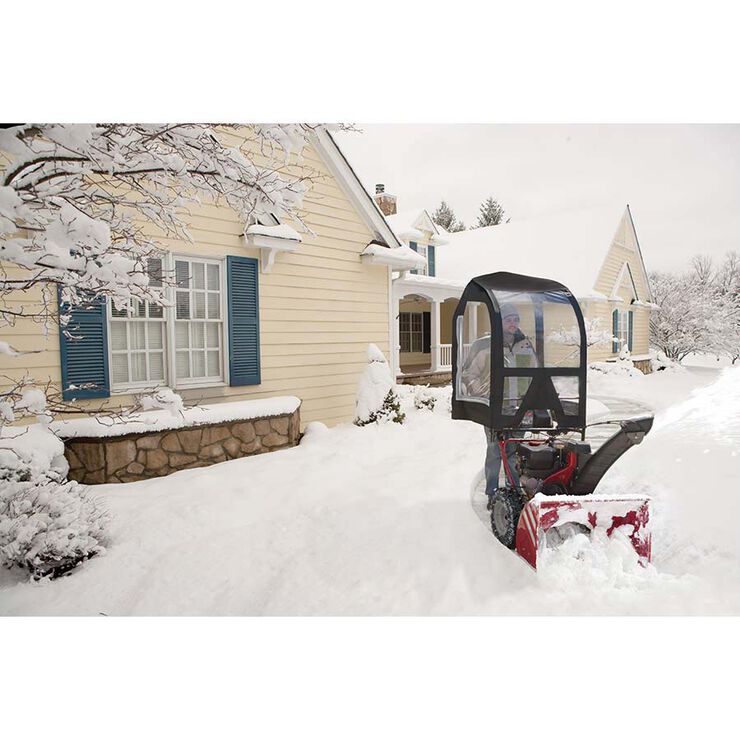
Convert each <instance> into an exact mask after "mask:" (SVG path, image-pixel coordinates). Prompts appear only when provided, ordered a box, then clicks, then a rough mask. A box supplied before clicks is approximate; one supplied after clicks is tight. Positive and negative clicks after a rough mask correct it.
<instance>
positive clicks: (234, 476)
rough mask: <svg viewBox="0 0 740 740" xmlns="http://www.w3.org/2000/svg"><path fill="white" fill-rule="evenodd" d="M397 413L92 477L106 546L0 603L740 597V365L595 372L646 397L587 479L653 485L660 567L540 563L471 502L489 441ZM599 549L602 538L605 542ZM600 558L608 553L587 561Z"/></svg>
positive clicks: (362, 607)
mask: <svg viewBox="0 0 740 740" xmlns="http://www.w3.org/2000/svg"><path fill="white" fill-rule="evenodd" d="M404 393H405V396H404V410H405V411H406V414H407V419H406V423H405V424H404V425H398V424H393V423H386V424H382V425H369V426H365V427H356V426H353V425H349V424H346V425H341V426H338V427H335V428H332V429H326V428H325V427H323V426H322V425H319V424H312V425H309V427H308V429H307V432H306V435H305V437H304V438H303V440H302V442H301V444H300V446H298V447H296V448H293V449H290V450H286V451H281V452H277V453H272V454H269V455H262V456H257V457H252V458H245V459H242V460H234V461H231V462H227V463H222V464H219V465H215V466H212V467H209V468H203V469H199V470H190V471H183V472H180V473H176V474H174V475H171V476H169V477H167V478H160V479H154V480H150V481H145V482H141V483H131V484H119V485H108V486H98V487H96V489H95V490H96V492H97V493H98V495H99V496H100V498H101V499H102V500H103V502H104V503H105V505H106V506H107V508H108V509H109V510H110V511H111V513H112V514H113V525H112V527H113V531H112V535H113V537H112V539H113V542H112V545H111V546H110V547H109V548H108V551H107V553H106V554H105V555H103V556H99V557H96V558H93V559H92V560H90V561H89V562H87V563H85V564H84V565H82V566H81V567H79V568H78V569H77V570H76V571H75V572H74V573H73V574H71V575H70V576H68V577H65V578H61V579H59V580H57V581H43V582H40V583H37V584H32V583H28V582H26V581H25V580H24V579H23V577H22V575H21V574H20V573H16V572H14V571H5V572H2V573H1V574H0V613H2V614H16V615H18V614H24V615H25V614H50V615H51V614H101V613H102V614H108V615H127V614H139V615H150V614H151V615H153V614H173V615H174V614H198V615H207V614H232V615H242V614H244V615H246V614H255V615H259V614H300V615H314V614H322V615H350V614H369V615H380V614H415V615H416V614H420V615H425V614H452V615H466V614H483V615H485V614H491V615H495V614H508V615H520V614H538V615H540V614H541V615H548V614H740V537H738V536H737V528H738V520H739V519H740V500H739V499H738V496H737V492H738V490H740V456H738V452H737V449H738V442H740V368H727V369H723V370H716V369H711V368H699V369H688V370H677V371H663V372H659V373H654V374H652V375H649V376H642V375H640V376H639V377H629V376H627V375H625V376H621V377H620V376H618V375H615V374H609V375H599V374H594V373H592V374H591V375H590V377H589V393H590V394H591V395H592V396H594V397H595V399H596V400H598V401H599V403H598V404H597V403H593V404H592V406H593V408H592V411H594V412H599V413H598V414H597V415H603V414H604V413H605V409H604V405H606V407H609V405H610V403H612V401H611V399H620V401H621V403H622V404H623V405H626V406H627V407H629V405H630V404H633V405H635V407H636V408H640V407H643V406H648V407H650V408H652V409H654V410H655V412H656V422H655V425H654V428H653V431H652V432H651V433H650V434H649V435H648V436H647V437H646V438H645V440H644V442H643V443H642V444H641V445H640V446H639V447H637V448H635V449H633V450H630V451H629V452H627V453H626V454H625V455H624V457H623V458H622V459H621V460H619V461H618V463H617V464H616V465H615V466H614V467H613V468H612V470H610V471H609V473H608V474H607V477H606V478H605V479H604V481H603V482H602V484H601V487H600V489H599V491H603V492H606V493H619V492H622V493H626V492H629V493H637V494H647V495H650V496H651V497H652V498H653V501H654V513H653V521H654V541H653V553H654V559H653V566H652V567H650V568H648V569H635V568H633V567H631V564H630V563H626V562H622V561H621V560H620V559H619V558H613V557H612V558H608V557H605V556H604V554H603V553H602V554H601V555H600V556H598V557H597V556H594V557H592V558H586V559H585V560H573V559H572V558H571V559H567V558H561V559H560V561H559V562H558V563H557V567H549V568H548V569H547V570H546V571H539V572H537V573H535V572H533V571H532V570H531V569H530V568H529V567H528V566H527V565H526V564H525V563H524V562H523V561H522V560H520V559H519V558H517V557H516V556H514V555H513V554H512V553H510V552H508V551H506V550H505V549H503V548H502V547H501V546H500V545H499V544H498V542H497V541H496V540H495V539H494V538H493V536H492V535H491V533H490V531H487V530H486V528H485V527H484V526H483V525H482V523H481V520H480V518H479V517H478V516H477V515H476V513H475V511H474V508H473V506H471V498H473V499H474V497H475V496H476V495H477V494H475V493H471V487H472V486H473V484H474V481H475V478H476V476H477V474H478V472H479V471H480V468H481V466H482V461H483V457H484V453H485V440H484V435H483V431H482V429H481V428H480V427H478V426H477V425H475V424H473V423H469V422H458V421H452V420H451V419H450V418H449V409H448V405H447V398H448V395H449V391H448V390H439V391H434V394H435V395H436V396H437V397H438V402H437V405H436V408H435V409H434V411H431V412H430V411H428V410H426V409H422V410H416V409H415V408H414V406H413V398H412V395H411V392H410V391H408V390H404ZM597 555H598V553H597ZM599 557H601V560H599Z"/></svg>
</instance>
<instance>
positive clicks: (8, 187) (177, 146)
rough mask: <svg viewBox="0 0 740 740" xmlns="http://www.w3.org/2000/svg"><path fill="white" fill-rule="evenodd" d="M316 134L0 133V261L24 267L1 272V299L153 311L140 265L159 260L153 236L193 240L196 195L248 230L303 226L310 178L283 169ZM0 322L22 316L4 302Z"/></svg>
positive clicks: (268, 129) (153, 297)
mask: <svg viewBox="0 0 740 740" xmlns="http://www.w3.org/2000/svg"><path fill="white" fill-rule="evenodd" d="M314 128H315V127H314V126H309V125H307V124H288V125H278V124H273V125H260V126H252V127H251V128H250V129H248V136H247V137H246V139H245V138H244V134H243V131H244V129H243V127H238V126H236V125H218V126H211V125H207V124H161V125H139V124H91V125H66V124H62V125H22V126H16V127H13V128H9V129H5V130H2V131H0V150H1V151H2V152H3V154H4V155H5V156H6V157H7V158H8V159H9V164H8V166H7V167H6V168H5V171H4V173H2V175H0V239H2V241H0V261H2V262H4V263H6V264H7V263H10V264H11V265H15V266H16V267H19V268H21V270H19V271H11V270H8V269H4V270H3V271H2V272H1V273H0V295H2V296H3V297H4V298H5V297H7V295H8V293H9V292H11V291H18V290H29V289H31V288H33V287H36V286H38V285H41V286H44V287H46V288H47V289H48V287H49V286H57V285H58V286H60V287H61V288H62V295H63V299H64V300H65V301H67V302H69V303H71V304H77V303H78V302H80V300H81V298H80V296H81V295H83V294H85V293H86V294H88V295H90V294H92V295H105V296H108V297H110V298H112V299H113V300H114V301H115V302H116V304H117V305H123V304H125V302H126V301H127V300H128V299H129V298H131V297H135V298H142V299H145V300H150V301H153V302H155V303H157V302H161V301H162V300H163V298H162V295H161V293H160V292H157V291H153V290H152V289H151V287H150V285H149V280H148V277H147V259H148V258H150V257H152V256H156V255H157V254H159V253H160V251H161V248H160V246H159V244H158V243H157V241H156V239H155V238H153V237H152V236H151V234H161V235H162V236H165V237H173V238H178V239H186V240H190V235H189V234H188V230H187V227H186V220H185V216H186V215H187V208H188V206H190V205H193V204H197V203H200V202H201V201H202V200H203V199H204V198H206V199H212V200H220V201H222V202H225V203H226V204H227V205H228V206H230V207H231V208H232V209H233V210H234V211H236V212H237V213H238V214H239V216H240V217H241V218H242V219H243V220H244V221H245V223H246V222H247V221H248V220H249V219H259V218H260V217H263V216H265V215H266V214H272V215H274V216H276V217H278V218H281V217H290V218H292V219H294V220H297V221H300V217H299V214H298V208H299V207H300V204H301V201H302V198H303V196H304V194H305V192H306V190H307V187H308V183H309V181H310V180H311V179H312V177H313V175H312V173H310V172H308V173H307V174H302V173H299V174H293V175H288V174H285V167H284V165H285V164H286V163H287V162H288V160H289V157H290V155H291V154H295V153H298V154H299V153H300V151H301V149H302V148H303V146H304V144H305V143H306V140H307V138H308V136H309V135H310V134H311V132H312V130H313V129H314ZM229 140H232V141H237V142H239V144H238V145H232V146H228V145H226V144H225V143H223V142H224V141H229ZM255 152H256V153H257V154H258V155H259V156H255V155H254V154H253V153H255ZM276 153H279V154H280V156H279V157H278V158H277V159H275V157H276ZM267 155H269V156H267ZM258 159H259V160H260V162H259V163H258V161H257V160H258ZM304 172H305V169H304ZM146 224H148V225H149V228H145V225H146ZM152 227H153V228H152ZM47 298H48V296H47ZM48 302H49V303H53V301H48ZM44 315H45V317H47V318H48V316H49V312H48V311H47V312H45V314H44ZM0 316H2V318H4V319H5V321H6V322H13V321H14V320H15V319H16V318H17V317H18V312H17V310H16V311H14V310H13V308H12V307H11V306H10V305H9V304H8V302H7V301H6V302H4V304H3V305H0Z"/></svg>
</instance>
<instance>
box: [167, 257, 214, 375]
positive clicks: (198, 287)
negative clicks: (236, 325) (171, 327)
mask: <svg viewBox="0 0 740 740" xmlns="http://www.w3.org/2000/svg"><path fill="white" fill-rule="evenodd" d="M222 336H223V316H222V311H221V265H220V263H218V262H212V261H208V260H199V259H185V258H180V257H178V258H176V259H175V370H176V372H175V375H176V378H177V380H178V381H186V382H187V381H203V382H213V381H216V382H218V381H221V380H223V371H222V367H223V342H222Z"/></svg>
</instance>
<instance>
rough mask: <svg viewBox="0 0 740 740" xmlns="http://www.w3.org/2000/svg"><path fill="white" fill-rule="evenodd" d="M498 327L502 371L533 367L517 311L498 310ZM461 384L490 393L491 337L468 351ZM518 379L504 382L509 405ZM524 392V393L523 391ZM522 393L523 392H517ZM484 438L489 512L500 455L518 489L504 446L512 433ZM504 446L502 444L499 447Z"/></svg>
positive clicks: (511, 451) (510, 449) (527, 420)
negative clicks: (501, 348)
mask: <svg viewBox="0 0 740 740" xmlns="http://www.w3.org/2000/svg"><path fill="white" fill-rule="evenodd" d="M499 313H500V315H501V325H502V330H503V350H504V366H505V367H536V366H537V357H536V356H535V353H534V349H533V347H532V342H531V340H530V339H529V338H528V337H526V336H525V335H524V334H523V333H522V331H521V329H520V328H519V327H520V324H521V317H520V316H519V310H518V309H517V307H516V306H515V305H514V304H513V303H504V304H503V305H502V306H501V308H500V312H499ZM461 373H462V382H463V384H464V385H465V387H466V388H467V389H469V390H471V391H473V390H478V391H482V392H484V393H488V392H489V391H490V380H491V335H490V334H487V335H486V336H484V337H482V338H481V339H477V340H476V341H475V342H474V343H473V344H472V346H471V347H470V352H469V353H468V356H467V358H466V360H465V363H464V366H463V368H462V370H461ZM521 383H522V379H521V378H508V379H507V381H506V383H505V393H506V397H507V400H508V401H509V402H510V403H511V402H512V401H514V400H515V399H516V398H517V397H518V396H519V395H520V390H521V389H520V387H519V386H520V385H521ZM524 390H525V389H524ZM521 392H523V390H521ZM531 423H532V413H531V412H527V413H526V414H525V416H524V418H523V419H522V426H531ZM483 429H484V431H485V434H486V445H487V446H486V464H485V474H486V495H487V496H488V508H489V510H490V508H491V503H492V497H493V495H494V494H495V493H496V491H497V490H498V488H499V478H500V475H501V458H502V451H503V452H504V453H505V456H506V460H507V470H508V471H509V474H510V476H511V482H512V485H514V486H516V487H518V486H519V475H518V473H517V469H516V447H515V446H514V445H513V444H506V440H508V439H510V438H511V437H513V436H514V432H507V431H504V430H498V429H491V428H490V427H487V426H484V427H483ZM502 442H504V444H501V443H502Z"/></svg>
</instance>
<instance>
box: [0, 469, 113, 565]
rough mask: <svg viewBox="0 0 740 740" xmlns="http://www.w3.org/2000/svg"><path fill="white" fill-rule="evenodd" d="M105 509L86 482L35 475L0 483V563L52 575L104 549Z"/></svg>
mask: <svg viewBox="0 0 740 740" xmlns="http://www.w3.org/2000/svg"><path fill="white" fill-rule="evenodd" d="M107 523H108V514H107V512H105V511H104V510H103V509H102V508H101V507H100V506H99V505H98V503H97V502H96V500H95V498H94V497H93V496H92V495H91V494H90V491H89V489H88V488H87V487H85V486H81V485H80V484H79V483H76V482H74V481H68V482H66V483H60V482H59V481H56V480H53V479H50V478H46V477H43V476H42V477H40V478H37V479H35V480H31V481H2V483H0V563H2V565H3V566H5V567H6V568H12V567H19V568H23V569H25V570H28V571H29V572H30V573H31V575H32V576H33V577H34V578H36V579H38V578H43V577H45V576H51V577H52V578H53V577H57V576H60V575H62V574H63V573H66V572H67V571H69V570H71V569H72V568H74V567H75V566H76V565H78V564H79V563H81V562H83V561H85V560H87V559H88V558H91V557H92V556H93V555H97V554H99V553H101V552H104V551H105V548H104V543H105V541H106V528H107V526H106V525H107Z"/></svg>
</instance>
